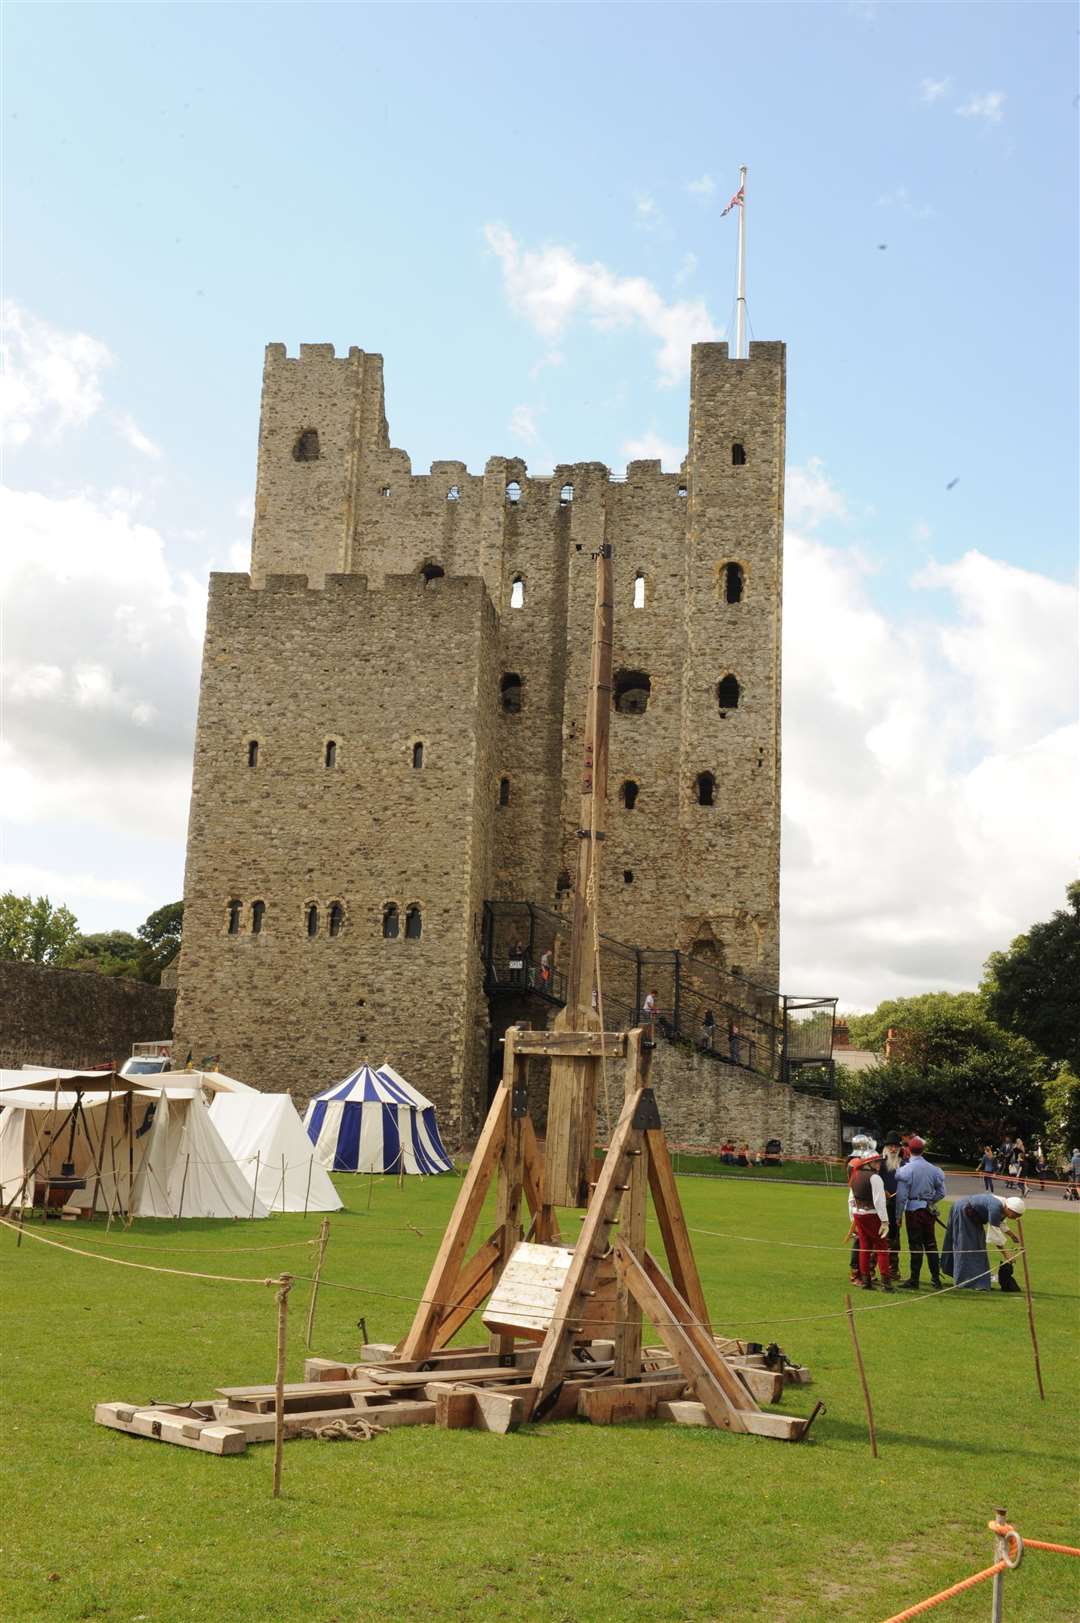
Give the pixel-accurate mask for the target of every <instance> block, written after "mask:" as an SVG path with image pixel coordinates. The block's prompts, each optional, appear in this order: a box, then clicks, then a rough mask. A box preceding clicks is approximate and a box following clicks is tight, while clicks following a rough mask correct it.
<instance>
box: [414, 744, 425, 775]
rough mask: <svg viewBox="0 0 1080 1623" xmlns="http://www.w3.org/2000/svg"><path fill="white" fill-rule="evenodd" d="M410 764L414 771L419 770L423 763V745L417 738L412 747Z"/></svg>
mask: <svg viewBox="0 0 1080 1623" xmlns="http://www.w3.org/2000/svg"><path fill="white" fill-rule="evenodd" d="M412 764H413V771H414V772H419V771H420V770H421V768H422V767H423V765H424V746H423V744H421V743H420V741H419V739H417V741H416V743H415V744H414V745H413V747H412Z"/></svg>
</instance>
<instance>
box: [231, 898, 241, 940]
mask: <svg viewBox="0 0 1080 1623" xmlns="http://www.w3.org/2000/svg"><path fill="white" fill-rule="evenodd" d="M228 928H229V934H230V935H239V934H240V903H239V902H238V901H236V900H235V899H234V900H233V901H231V902H230V903H229V926H228Z"/></svg>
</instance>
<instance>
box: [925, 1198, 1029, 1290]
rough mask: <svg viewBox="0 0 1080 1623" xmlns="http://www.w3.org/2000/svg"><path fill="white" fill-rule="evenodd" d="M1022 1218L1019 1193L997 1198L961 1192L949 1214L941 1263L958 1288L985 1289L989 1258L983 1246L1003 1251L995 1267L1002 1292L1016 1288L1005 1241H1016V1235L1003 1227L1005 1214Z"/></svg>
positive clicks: (987, 1287) (1017, 1286) (989, 1282)
mask: <svg viewBox="0 0 1080 1623" xmlns="http://www.w3.org/2000/svg"><path fill="white" fill-rule="evenodd" d="M1010 1215H1011V1216H1012V1217H1023V1215H1024V1202H1023V1201H1022V1200H1021V1199H1020V1196H1019V1195H1009V1196H1007V1197H1006V1198H1005V1199H1004V1200H999V1199H998V1198H997V1196H996V1195H965V1196H964V1197H963V1198H962V1199H961V1200H958V1201H957V1202H956V1204H955V1206H954V1207H953V1209H952V1211H951V1212H950V1213H949V1222H948V1226H947V1228H946V1230H945V1241H944V1244H943V1245H942V1248H941V1266H942V1268H943V1269H944V1271H945V1272H946V1273H947V1274H949V1275H951V1277H952V1279H953V1280H954V1282H955V1283H956V1284H957V1285H958V1286H959V1287H960V1288H961V1289H962V1290H974V1291H988V1290H989V1289H990V1286H991V1283H992V1281H991V1277H990V1274H991V1269H990V1259H989V1257H988V1255H987V1251H986V1247H987V1243H988V1242H989V1244H990V1245H996V1246H997V1247H998V1248H999V1249H1000V1250H1001V1251H1003V1252H1005V1258H1004V1260H1003V1261H1002V1262H1001V1264H1000V1265H999V1267H998V1284H999V1286H1000V1287H1001V1289H1002V1290H1003V1291H1018V1290H1019V1289H1020V1286H1019V1285H1018V1284H1017V1283H1016V1280H1015V1279H1014V1278H1013V1263H1012V1260H1011V1258H1010V1257H1009V1255H1008V1248H1009V1243H1010V1241H1012V1242H1013V1243H1016V1244H1019V1239H1018V1236H1017V1235H1015V1234H1013V1233H1012V1232H1011V1230H1009V1229H1007V1228H1006V1227H1005V1222H1006V1219H1007V1218H1008V1217H1009V1216H1010Z"/></svg>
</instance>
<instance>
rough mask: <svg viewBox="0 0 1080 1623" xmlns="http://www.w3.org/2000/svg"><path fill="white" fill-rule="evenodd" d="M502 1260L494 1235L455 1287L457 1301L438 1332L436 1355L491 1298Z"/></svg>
mask: <svg viewBox="0 0 1080 1623" xmlns="http://www.w3.org/2000/svg"><path fill="white" fill-rule="evenodd" d="M501 1257H502V1248H501V1247H500V1245H499V1243H498V1237H497V1235H493V1236H492V1238H491V1239H490V1240H488V1241H487V1242H486V1244H484V1245H482V1246H481V1247H480V1249H479V1250H478V1251H475V1252H474V1253H473V1255H472V1256H471V1257H470V1258H469V1261H468V1262H467V1263H466V1264H465V1266H464V1268H462V1270H461V1272H460V1274H459V1275H458V1277H457V1283H456V1284H455V1286H454V1300H453V1302H452V1303H451V1304H450V1305H449V1306H448V1307H447V1308H446V1309H445V1311H444V1313H443V1316H442V1319H441V1320H440V1321H439V1328H438V1329H437V1330H436V1332H435V1345H434V1347H432V1349H431V1351H432V1352H440V1351H441V1350H442V1349H443V1348H444V1347H445V1346H446V1344H447V1342H448V1341H451V1340H453V1338H454V1336H456V1335H457V1333H458V1331H459V1330H460V1329H461V1327H462V1325H463V1324H466V1323H467V1322H468V1320H469V1319H471V1318H472V1316H473V1314H474V1313H475V1312H476V1310H477V1308H478V1307H480V1305H481V1304H482V1303H483V1302H485V1301H486V1300H487V1298H488V1297H489V1296H490V1295H491V1292H492V1289H493V1287H494V1284H495V1272H496V1269H497V1267H498V1265H499V1261H500V1259H501Z"/></svg>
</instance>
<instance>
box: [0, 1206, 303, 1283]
mask: <svg viewBox="0 0 1080 1623" xmlns="http://www.w3.org/2000/svg"><path fill="white" fill-rule="evenodd" d="M0 1226H2V1227H3V1228H6V1229H11V1231H12V1232H13V1233H14V1234H18V1233H19V1232H20V1229H19V1225H18V1223H12V1222H10V1221H9V1219H8V1218H6V1217H0ZM21 1233H22V1235H23V1238H24V1239H27V1240H36V1241H37V1243H38V1245H51V1246H52V1247H53V1249H54V1250H56V1251H70V1252H72V1253H73V1254H74V1255H75V1256H76V1257H90V1258H92V1260H93V1261H94V1262H111V1263H113V1264H114V1265H115V1266H116V1267H117V1268H139V1269H141V1271H142V1272H143V1273H146V1274H178V1275H179V1276H180V1277H181V1278H182V1279H216V1280H220V1281H221V1283H222V1284H225V1285H276V1284H277V1280H276V1279H252V1278H251V1277H250V1275H247V1274H201V1273H195V1272H194V1271H193V1270H192V1269H190V1268H155V1267H154V1266H153V1265H152V1264H151V1263H149V1262H128V1261H127V1259H126V1258H125V1257H107V1256H105V1254H104V1253H103V1252H101V1251H84V1250H82V1248H81V1247H80V1246H77V1245H64V1244H62V1243H61V1241H59V1240H47V1239H46V1238H45V1236H44V1234H35V1233H34V1231H33V1229H28V1228H23V1229H22V1230H21Z"/></svg>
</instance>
